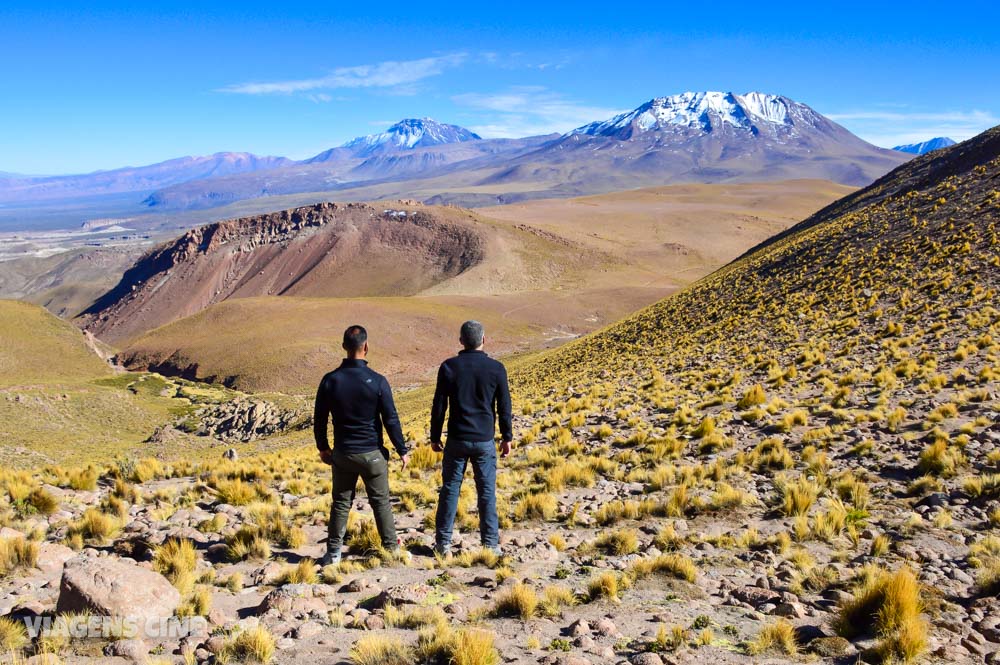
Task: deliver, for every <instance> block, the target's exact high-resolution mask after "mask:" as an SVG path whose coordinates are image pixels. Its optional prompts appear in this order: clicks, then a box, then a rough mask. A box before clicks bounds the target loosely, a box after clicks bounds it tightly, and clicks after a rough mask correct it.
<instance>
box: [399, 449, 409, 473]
mask: <svg viewBox="0 0 1000 665" xmlns="http://www.w3.org/2000/svg"><path fill="white" fill-rule="evenodd" d="M402 460H403V468H402V469H400V471H406V467H407V466H409V464H410V453H406V454H405V455H403V457H402Z"/></svg>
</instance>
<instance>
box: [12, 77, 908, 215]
mask: <svg viewBox="0 0 1000 665" xmlns="http://www.w3.org/2000/svg"><path fill="white" fill-rule="evenodd" d="M225 154H233V153H225ZM235 154H242V155H243V157H244V159H243V161H242V162H239V161H238V160H237V161H238V163H236V164H234V165H233V166H232V167H230V168H221V167H219V166H216V167H214V168H205V169H202V171H194V170H192V169H190V168H188V167H187V165H186V162H185V160H191V159H196V158H184V159H181V160H172V161H171V162H164V163H163V164H160V165H154V167H147V168H149V169H154V170H155V169H160V170H163V171H166V170H169V167H170V165H173V164H177V165H178V166H181V167H183V168H181V171H180V172H179V173H177V174H165V173H164V174H162V175H161V176H160V179H159V180H156V179H154V178H142V177H139V176H135V177H132V178H131V180H129V181H126V182H124V183H118V184H117V185H115V186H108V185H107V184H105V183H103V182H101V181H100V178H101V177H104V178H107V176H106V175H104V176H102V174H91V175H89V176H76V177H73V176H70V177H66V178H63V179H59V180H58V182H59V183H61V186H63V188H64V191H65V192H69V191H71V190H72V189H73V187H76V192H77V193H78V194H79V192H80V191H81V190H84V189H86V188H87V186H88V183H90V182H93V183H94V184H93V186H92V187H91V189H90V190H89V191H90V192H91V193H93V192H94V191H96V192H98V193H103V192H110V191H136V192H142V193H143V196H144V199H139V200H137V202H136V203H137V205H138V204H139V201H140V200H141V202H142V204H144V205H145V206H146V208H147V209H151V210H153V211H161V210H162V211H168V210H189V209H199V208H212V207H217V206H221V205H225V204H228V203H233V202H236V201H241V200H247V199H257V198H263V197H270V196H278V195H290V194H300V193H326V192H330V193H332V192H337V191H345V190H351V189H354V190H358V189H365V191H364V192H363V193H361V194H360V196H361V197H362V198H363V199H365V200H368V199H372V198H381V197H384V196H389V197H391V198H417V199H420V200H423V201H426V202H430V203H451V204H457V205H465V206H482V205H494V204H496V203H504V202H512V201H517V200H524V199H529V198H545V197H570V196H580V195H584V194H595V193H601V192H608V191H613V190H620V189H633V188H637V187H647V186H657V185H664V184H672V183H686V182H704V183H713V182H749V181H755V180H759V181H768V180H780V179H787V178H822V179H827V180H831V181H833V182H837V183H841V184H849V185H859V186H860V185H866V184H868V183H870V182H871V181H872V180H874V179H875V178H876V177H878V176H880V175H882V174H884V173H886V172H887V171H889V170H891V169H892V168H894V167H895V166H898V165H899V164H900V163H902V162H903V161H905V160H906V157H905V156H904V154H903V153H900V152H898V151H892V150H886V149H882V148H877V147H875V146H873V145H871V144H869V143H866V142H865V141H863V140H861V139H860V138H858V137H857V136H855V135H854V134H852V133H850V132H849V131H848V130H846V129H844V128H843V127H841V126H840V125H838V124H836V123H834V122H833V121H831V120H829V119H828V118H826V117H824V116H823V115H821V114H819V113H817V112H816V111H814V110H813V109H811V108H810V107H808V106H806V105H805V104H802V103H800V102H796V101H794V100H792V99H790V98H788V97H784V96H781V95H773V94H767V93H762V92H755V91H751V92H747V93H743V94H737V93H733V92H718V91H703V92H685V93H681V94H677V95H671V96H666V97H656V98H653V99H651V100H649V101H647V102H646V103H644V104H642V105H640V106H639V107H637V108H636V109H634V110H632V111H629V112H627V113H622V114H619V115H616V116H614V117H612V118H608V119H606V120H599V121H595V122H591V123H589V124H586V125H583V126H581V127H578V128H576V129H574V130H572V131H570V132H567V133H565V134H562V135H551V136H537V137H527V138H523V139H484V138H482V137H481V136H479V135H478V134H476V133H474V132H472V131H471V130H469V129H466V128H463V127H460V126H458V125H451V124H447V123H441V122H438V121H436V120H433V119H431V118H407V119H404V120H401V121H400V122H398V123H395V124H394V125H392V126H390V127H389V128H387V129H386V130H385V131H384V132H380V133H377V134H371V135H368V136H362V137H358V138H355V139H352V140H350V141H347V142H346V143H344V144H342V145H340V146H338V147H334V148H330V149H328V150H325V151H323V152H321V153H319V154H317V155H314V156H313V157H310V158H308V159H305V160H302V161H298V162H294V161H291V160H287V159H285V158H281V157H276V158H256V157H254V156H252V155H246V154H245V153H235ZM200 159H204V158H200ZM138 171H142V169H138ZM108 173H117V172H108ZM140 175H141V174H140ZM94 178H96V179H97V180H94V181H91V180H88V179H94ZM428 179H433V184H432V186H431V187H430V188H428V187H427V185H426V184H425V182H426V180H428ZM418 181H419V182H418ZM13 182H17V181H10V180H7V181H4V180H0V202H2V201H4V200H10V199H12V198H16V197H17V196H18V195H19V192H17V191H16V189H13V190H12V187H11V183H13ZM391 183H399V184H398V185H391ZM39 186H40V187H44V185H39ZM49 186H51V185H49ZM379 186H382V187H381V188H379ZM128 187H132V188H133V189H132V190H129V189H128ZM12 191H13V194H12ZM21 193H23V192H21ZM27 195H28V196H38V195H39V194H38V191H37V190H35V191H31V190H28V191H27ZM44 196H47V197H49V198H51V197H53V196H54V195H53V194H52V193H51V192H49V193H45V194H44ZM312 200H318V199H317V198H313V199H312Z"/></svg>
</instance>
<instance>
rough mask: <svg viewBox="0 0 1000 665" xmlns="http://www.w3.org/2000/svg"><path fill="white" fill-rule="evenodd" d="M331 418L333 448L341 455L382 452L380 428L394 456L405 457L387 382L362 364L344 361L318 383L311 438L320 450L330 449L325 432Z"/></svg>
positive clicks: (404, 446) (348, 359) (356, 361)
mask: <svg viewBox="0 0 1000 665" xmlns="http://www.w3.org/2000/svg"><path fill="white" fill-rule="evenodd" d="M331 417H332V418H333V446H334V448H336V449H337V450H338V451H340V452H342V453H348V454H350V453H367V452H371V451H372V450H376V449H379V448H382V447H383V445H382V441H383V439H382V428H383V427H385V430H386V431H387V432H388V433H389V439H390V440H391V441H392V445H393V446H394V447H395V448H396V452H398V453H399V455H400V456H403V455H405V454H406V453H407V449H406V441H405V439H404V438H403V428H402V427H401V426H400V424H399V414H397V413H396V405H395V404H394V403H393V401H392V389H391V388H390V387H389V382H388V381H386V379H385V377H384V376H382V375H381V374H379V373H378V372H375V371H374V370H372V369H369V367H368V362H367V361H365V360H352V359H350V358H347V359H345V360H344V361H343V362H342V363H341V364H340V367H338V368H337V369H335V370H333V371H332V372H330V373H329V374H327V375H326V376H324V377H323V380H322V381H320V384H319V389H318V390H317V391H316V408H315V411H314V413H313V434H314V436H315V438H316V447H317V448H319V449H320V450H329V449H330V442H329V441H328V439H327V434H326V430H327V424H328V422H329V421H330V418H331ZM386 454H388V453H386Z"/></svg>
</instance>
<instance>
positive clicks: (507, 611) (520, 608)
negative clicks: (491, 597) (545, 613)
mask: <svg viewBox="0 0 1000 665" xmlns="http://www.w3.org/2000/svg"><path fill="white" fill-rule="evenodd" d="M537 611H538V594H536V593H535V590H534V589H533V588H531V587H530V586H528V585H527V584H524V583H519V584H515V585H514V586H512V587H511V588H510V589H508V590H507V591H505V592H503V593H501V594H500V595H499V596H498V597H497V599H496V604H495V605H494V606H493V615H494V616H498V617H518V618H520V619H522V620H524V621H527V620H528V619H530V618H531V617H533V616H535V613H536V612H537Z"/></svg>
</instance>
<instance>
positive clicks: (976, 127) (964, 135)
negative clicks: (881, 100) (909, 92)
mask: <svg viewBox="0 0 1000 665" xmlns="http://www.w3.org/2000/svg"><path fill="white" fill-rule="evenodd" d="M825 115H826V116H827V117H828V118H830V119H831V120H833V121H835V122H838V123H840V124H842V125H844V127H846V128H847V129H849V130H851V131H852V132H854V133H855V134H857V135H858V136H860V137H861V138H863V139H864V140H866V141H868V142H870V143H874V144H875V145H879V146H883V147H886V148H891V147H893V146H897V145H904V144H907V143H919V142H921V141H926V140H927V139H931V138H934V137H937V136H947V137H950V138H952V139H954V140H956V141H964V140H965V139H968V138H972V137H973V136H975V135H976V134H979V133H980V132H982V131H984V130H986V129H989V128H990V127H993V126H994V125H997V124H1000V117H998V116H996V115H995V114H993V113H990V112H988V111H978V110H973V111H935V112H920V111H914V112H908V111H886V110H872V111H851V112H846V113H827V114H825Z"/></svg>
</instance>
